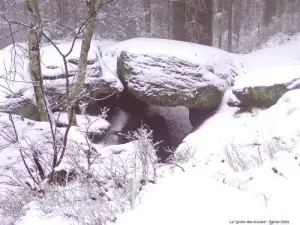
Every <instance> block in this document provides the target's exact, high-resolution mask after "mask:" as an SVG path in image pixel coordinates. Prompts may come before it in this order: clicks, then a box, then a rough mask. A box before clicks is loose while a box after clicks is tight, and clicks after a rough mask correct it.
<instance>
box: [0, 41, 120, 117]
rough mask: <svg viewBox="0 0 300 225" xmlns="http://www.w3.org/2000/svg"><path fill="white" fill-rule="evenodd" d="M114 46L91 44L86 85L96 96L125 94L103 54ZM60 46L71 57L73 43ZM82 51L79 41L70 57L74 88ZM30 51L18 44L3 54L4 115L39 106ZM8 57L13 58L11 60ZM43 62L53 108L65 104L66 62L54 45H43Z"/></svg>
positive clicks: (0, 102) (0, 89)
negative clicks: (100, 94) (32, 82)
mask: <svg viewBox="0 0 300 225" xmlns="http://www.w3.org/2000/svg"><path fill="white" fill-rule="evenodd" d="M113 43H114V42H113V41H106V40H100V41H99V40H92V42H91V48H90V51H89V54H88V66H87V75H86V79H85V85H86V87H88V89H89V90H92V91H93V93H95V92H97V93H112V92H122V91H123V85H122V83H121V81H120V80H119V79H118V77H117V76H116V75H115V73H113V72H112V71H110V70H109V69H108V68H107V66H106V64H105V63H104V62H103V60H102V58H101V54H102V51H104V50H105V49H106V48H107V47H109V46H110V45H112V44H113ZM56 44H57V47H58V48H59V50H60V51H61V52H62V53H63V54H67V53H68V52H69V51H70V49H71V46H72V43H71V42H58V43H56ZM80 47H81V40H77V41H75V43H74V48H73V50H72V51H71V53H70V54H69V55H68V57H67V68H68V71H69V82H70V85H72V84H73V83H74V81H75V78H76V74H77V64H78V60H79V55H80ZM26 48H27V46H26V45H25V44H17V45H16V47H14V46H8V47H6V48H5V49H3V50H2V51H1V54H0V61H1V64H3V67H1V68H0V107H1V111H2V112H13V113H16V112H17V113H18V110H20V108H21V110H23V106H24V105H26V104H32V103H35V98H34V93H33V88H31V83H30V82H31V77H30V72H29V61H28V56H27V53H26V52H27V51H26ZM8 55H9V56H11V57H13V58H11V57H7V56H8ZM12 59H13V60H14V61H15V62H14V63H12V62H13V60H12ZM41 62H42V63H41V67H42V73H43V78H44V84H45V89H46V93H47V94H48V95H49V96H50V97H51V98H50V104H51V105H52V103H53V102H55V101H56V102H60V103H61V102H62V100H63V99H64V98H65V96H64V95H65V93H66V74H65V67H64V63H63V58H62V57H61V56H60V54H59V53H58V51H57V50H56V49H55V48H54V47H53V46H52V45H43V46H42V47H41ZM53 104H54V103H53ZM20 114H22V115H23V116H27V112H25V114H26V115H24V112H23V111H22V112H21V113H20Z"/></svg>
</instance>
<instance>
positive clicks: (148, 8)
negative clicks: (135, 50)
mask: <svg viewBox="0 0 300 225" xmlns="http://www.w3.org/2000/svg"><path fill="white" fill-rule="evenodd" d="M144 12H145V28H146V29H145V31H146V33H148V34H149V33H151V20H152V18H151V14H152V13H151V0H144Z"/></svg>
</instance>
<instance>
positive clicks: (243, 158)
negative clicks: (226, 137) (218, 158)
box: [223, 141, 250, 172]
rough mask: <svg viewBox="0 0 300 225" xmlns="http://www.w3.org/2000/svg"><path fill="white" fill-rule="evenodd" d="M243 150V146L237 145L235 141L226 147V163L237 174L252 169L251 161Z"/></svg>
mask: <svg viewBox="0 0 300 225" xmlns="http://www.w3.org/2000/svg"><path fill="white" fill-rule="evenodd" d="M243 148H244V146H243V145H236V144H234V142H233V141H231V142H229V143H228V144H227V145H226V146H225V147H224V151H223V153H224V154H225V156H226V159H227V160H226V161H227V162H228V164H229V166H230V167H231V168H232V169H233V171H235V172H238V171H240V170H242V171H246V170H248V169H249V168H250V165H249V164H250V159H249V158H248V157H247V155H246V153H245V151H243Z"/></svg>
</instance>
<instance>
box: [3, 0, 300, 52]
mask: <svg viewBox="0 0 300 225" xmlns="http://www.w3.org/2000/svg"><path fill="white" fill-rule="evenodd" d="M39 7H40V10H41V14H42V18H43V22H44V26H45V28H44V29H45V30H47V31H48V32H49V34H50V35H51V37H52V38H53V39H63V38H68V37H70V35H71V33H72V32H73V31H74V30H75V29H76V28H77V27H78V26H79V25H80V24H81V23H82V21H83V20H84V19H85V18H86V14H87V10H86V7H85V3H84V2H83V1H82V0H41V1H39ZM299 10H300V1H297V0H253V1H252V0H251V1H249V0H216V1H209V0H178V1H172V0H117V1H112V2H111V3H109V4H107V5H106V6H104V7H103V8H102V9H101V11H100V12H99V14H98V15H97V27H96V35H97V36H98V37H100V38H104V39H108V38H109V39H114V40H125V39H129V38H134V37H155V38H168V39H175V40H185V41H189V42H194V43H200V44H207V45H213V46H215V47H218V48H221V49H224V50H227V51H229V52H235V53H242V52H243V53H244V52H249V51H251V50H253V49H256V48H258V47H260V44H261V43H264V42H265V41H266V40H267V38H268V37H270V36H272V35H274V34H276V33H278V32H281V33H283V34H293V33H295V32H297V31H299V29H300V25H299V22H298V21H299ZM0 12H1V17H2V19H1V20H0V48H3V47H5V46H7V45H9V44H11V43H12V38H11V35H10V29H11V30H12V31H13V33H14V40H15V41H24V40H26V29H25V28H24V27H23V26H22V25H16V24H11V27H10V26H9V22H8V20H14V21H17V22H20V23H28V11H27V6H26V1H22V0H2V1H1V3H0ZM4 18H5V19H4Z"/></svg>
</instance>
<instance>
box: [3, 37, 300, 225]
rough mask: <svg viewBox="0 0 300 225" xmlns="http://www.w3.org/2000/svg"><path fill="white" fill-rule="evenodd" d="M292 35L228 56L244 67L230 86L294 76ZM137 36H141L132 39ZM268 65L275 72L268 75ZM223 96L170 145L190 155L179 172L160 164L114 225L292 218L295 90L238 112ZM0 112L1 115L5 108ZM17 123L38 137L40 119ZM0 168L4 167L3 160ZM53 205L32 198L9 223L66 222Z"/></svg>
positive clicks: (298, 41) (298, 220) (299, 110)
mask: <svg viewBox="0 0 300 225" xmlns="http://www.w3.org/2000/svg"><path fill="white" fill-rule="evenodd" d="M299 37H300V36H299V35H296V36H295V37H292V39H291V40H290V41H289V42H287V43H283V44H280V45H270V44H269V45H267V47H266V48H265V49H262V50H259V51H256V52H253V53H250V54H246V55H232V57H233V58H235V57H236V58H237V59H238V60H241V61H242V62H243V64H244V65H245V69H246V71H247V72H249V73H247V74H246V75H244V76H243V77H240V78H238V79H240V81H239V82H237V83H236V85H241V86H243V85H251V84H253V83H255V84H257V83H256V82H257V81H259V79H258V76H261V78H262V81H263V82H265V81H266V80H267V81H268V82H271V83H272V82H273V83H276V82H278V81H281V80H284V79H285V78H286V77H292V78H293V79H294V78H299V77H300V74H299V76H298V74H297V72H295V70H294V69H293V68H296V67H298V66H297V65H298V64H299V65H300V62H299V58H300V52H299V51H298V49H300V38H299ZM164 42H165V41H164ZM142 43H143V42H142V39H139V40H138V42H137V44H142ZM157 44H160V42H159V41H157ZM162 44H165V43H162ZM135 47H136V46H135ZM171 47H173V48H174V49H176V46H171ZM187 47H188V44H187ZM210 50H211V49H210ZM210 50H209V51H210ZM136 51H138V50H136ZM191 51H192V52H193V51H194V50H191ZM179 53H180V52H179ZM179 53H178V54H179ZM109 54H110V55H109ZM109 54H108V53H107V52H105V51H104V52H103V56H104V57H103V58H104V59H105V57H108V58H109V59H110V60H108V61H107V64H110V63H111V65H108V68H112V66H114V65H113V60H112V58H115V57H116V55H113V54H117V53H116V52H114V51H110V52H109ZM110 70H113V69H110ZM297 71H299V70H297ZM274 72H276V76H272V75H273V73H274ZM270 73H271V74H270ZM253 74H254V75H253ZM255 74H256V75H255ZM257 74H259V75H257ZM252 75H253V79H255V81H253V79H252ZM263 76H265V77H263ZM263 82H262V83H263ZM231 97H232V92H231V90H227V91H226V92H225V95H224V97H223V102H222V104H221V106H220V108H219V110H218V111H217V113H216V114H215V115H214V116H212V117H211V118H209V119H208V120H207V121H206V122H205V123H204V124H203V125H202V126H201V127H200V128H199V129H197V130H195V131H194V132H193V133H191V134H189V135H188V136H187V137H186V138H185V139H184V141H183V143H182V144H181V145H180V146H179V147H178V152H183V153H184V152H185V151H187V150H190V151H192V152H194V153H195V155H194V158H193V159H192V160H190V161H189V162H187V163H184V164H181V165H180V166H181V167H182V168H183V169H184V170H185V171H184V172H183V171H182V169H181V168H179V167H175V168H174V169H173V170H172V171H170V170H169V169H168V168H167V167H165V168H164V167H162V168H160V169H159V171H158V173H159V175H160V176H161V178H160V179H158V181H157V184H149V185H148V186H147V187H146V188H145V190H143V191H142V193H141V194H142V196H141V204H137V205H136V206H135V208H134V209H133V210H130V211H128V212H125V213H124V214H118V216H117V217H118V219H117V221H116V225H139V224H145V225H147V224H149V225H150V224H151V225H153V224H156V225H166V224H173V225H177V224H178V225H182V224H191V225H193V224H195V225H199V224H206V225H215V224H220V225H227V224H246V223H247V224H250V223H252V224H254V223H256V224H266V225H275V224H279V225H282V224H293V225H298V224H300V217H299V216H298V208H299V207H298V205H299V202H300V194H299V188H300V146H299V141H300V133H299V132H300V128H299V123H298V121H299V118H300V103H299V102H300V101H299V100H300V90H291V91H289V92H287V93H286V94H285V95H284V96H282V97H281V98H280V99H279V100H278V102H277V104H276V105H274V106H272V107H270V108H269V109H266V110H255V111H253V112H251V113H250V112H245V113H241V114H240V113H238V109H237V108H233V107H229V106H228V105H227V102H228V100H229V99H230V98H231ZM185 117H187V116H186V115H185ZM1 118H2V120H3V121H5V120H6V121H7V116H6V115H2V116H1V117H0V119H1ZM25 122H28V121H27V120H25ZM25 122H24V123H23V122H20V123H19V124H20V125H19V126H20V129H23V130H26V129H31V130H34V132H32V133H31V134H32V135H36V136H34V138H35V139H39V137H40V136H38V134H39V135H43V134H42V132H40V133H39V131H40V129H41V126H42V125H36V124H34V125H32V127H34V129H33V128H26V126H25V125H24V124H26V123H25ZM107 126H108V125H107ZM42 128H43V129H45V126H44V127H43V126H42ZM2 129H3V128H2ZM62 130H63V128H62ZM184 130H186V128H184ZM72 132H73V133H71V134H72V135H74V137H73V138H72V139H74V141H76V139H79V140H81V139H82V136H81V137H80V138H79V136H76V135H79V133H78V132H77V133H76V131H72ZM23 133H24V132H23ZM1 144H5V143H1ZM130 148H132V144H129V145H128V144H127V145H122V146H108V147H106V148H105V150H106V151H104V152H103V153H104V154H103V155H107V154H113V153H114V152H126V151H127V152H130V151H128V149H130ZM3 153H5V154H3ZM12 157H17V156H16V155H13V154H11V155H10V152H9V149H4V151H3V152H2V151H1V150H0V161H1V164H2V162H4V163H5V164H8V161H9V160H10V158H12ZM17 159H18V160H15V159H13V162H14V163H15V164H18V163H19V164H20V163H21V159H20V157H18V158H17ZM121 163H124V162H121ZM1 170H2V171H4V173H5V168H4V166H3V167H2V169H1ZM110 194H111V193H110ZM110 194H109V195H110ZM76 205H77V203H76ZM96 206H99V205H96ZM54 212H55V213H53V212H50V213H49V214H48V215H45V214H44V213H42V212H40V211H39V210H38V208H37V207H36V205H35V202H32V203H31V204H29V205H28V206H26V208H25V209H24V215H23V216H22V217H21V218H20V220H19V221H18V222H17V223H16V224H17V225H35V224H54V223H56V224H57V225H71V224H73V223H74V220H73V219H74V218H67V217H64V216H62V215H61V214H59V213H57V212H58V211H54ZM64 215H65V214H64ZM81 215H82V214H81Z"/></svg>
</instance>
